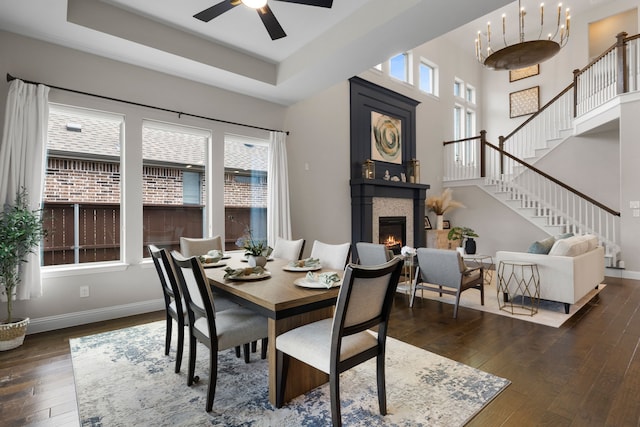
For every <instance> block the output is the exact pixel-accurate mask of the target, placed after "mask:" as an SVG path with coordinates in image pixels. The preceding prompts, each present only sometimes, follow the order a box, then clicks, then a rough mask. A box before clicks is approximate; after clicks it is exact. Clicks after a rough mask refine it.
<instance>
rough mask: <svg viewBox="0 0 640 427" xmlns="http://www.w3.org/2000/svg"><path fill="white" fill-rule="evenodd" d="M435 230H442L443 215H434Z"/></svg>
mask: <svg viewBox="0 0 640 427" xmlns="http://www.w3.org/2000/svg"><path fill="white" fill-rule="evenodd" d="M436 230H444V215H438V216H436Z"/></svg>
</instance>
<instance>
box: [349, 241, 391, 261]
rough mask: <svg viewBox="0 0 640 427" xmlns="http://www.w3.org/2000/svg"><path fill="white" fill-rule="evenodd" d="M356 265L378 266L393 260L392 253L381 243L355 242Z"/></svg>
mask: <svg viewBox="0 0 640 427" xmlns="http://www.w3.org/2000/svg"><path fill="white" fill-rule="evenodd" d="M356 252H357V253H358V264H360V265H380V264H384V263H385V262H388V261H389V260H391V259H392V258H393V252H392V251H390V250H389V249H387V247H386V246H385V245H383V244H381V243H369V242H357V243H356Z"/></svg>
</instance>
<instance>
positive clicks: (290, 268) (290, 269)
mask: <svg viewBox="0 0 640 427" xmlns="http://www.w3.org/2000/svg"><path fill="white" fill-rule="evenodd" d="M282 269H283V270H285V271H316V270H321V269H322V266H321V265H320V264H316V265H314V266H308V267H294V266H292V265H285V266H284V267H282Z"/></svg>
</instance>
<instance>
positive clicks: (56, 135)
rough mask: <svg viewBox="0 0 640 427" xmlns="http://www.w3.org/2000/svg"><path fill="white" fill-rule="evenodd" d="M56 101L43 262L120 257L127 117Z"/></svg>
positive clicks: (51, 124)
mask: <svg viewBox="0 0 640 427" xmlns="http://www.w3.org/2000/svg"><path fill="white" fill-rule="evenodd" d="M50 105H51V106H50V109H49V128H48V132H47V138H48V141H47V170H46V176H45V183H44V211H43V214H44V218H45V228H46V229H47V230H48V231H49V234H48V236H47V238H46V239H45V242H44V245H43V257H42V262H43V265H45V266H47V265H63V264H81V263H89V262H99V261H119V260H120V259H121V257H122V250H121V239H120V230H121V215H120V204H121V197H122V185H121V179H122V176H121V169H120V167H121V155H120V153H121V147H122V141H123V135H124V118H123V116H121V115H119V114H113V113H106V112H101V111H94V110H88V109H83V108H75V107H68V106H62V105H58V104H50Z"/></svg>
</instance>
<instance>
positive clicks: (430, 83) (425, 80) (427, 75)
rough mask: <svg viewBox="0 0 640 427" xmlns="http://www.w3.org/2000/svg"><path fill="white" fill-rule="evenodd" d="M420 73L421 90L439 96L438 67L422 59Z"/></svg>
mask: <svg viewBox="0 0 640 427" xmlns="http://www.w3.org/2000/svg"><path fill="white" fill-rule="evenodd" d="M418 72H419V73H420V83H419V86H420V90H421V91H423V92H426V93H428V94H431V95H435V96H438V89H437V88H438V83H437V82H438V75H437V72H438V69H437V68H436V66H435V65H433V64H431V63H430V62H427V61H426V60H424V59H422V60H421V61H420V65H419V66H418Z"/></svg>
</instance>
